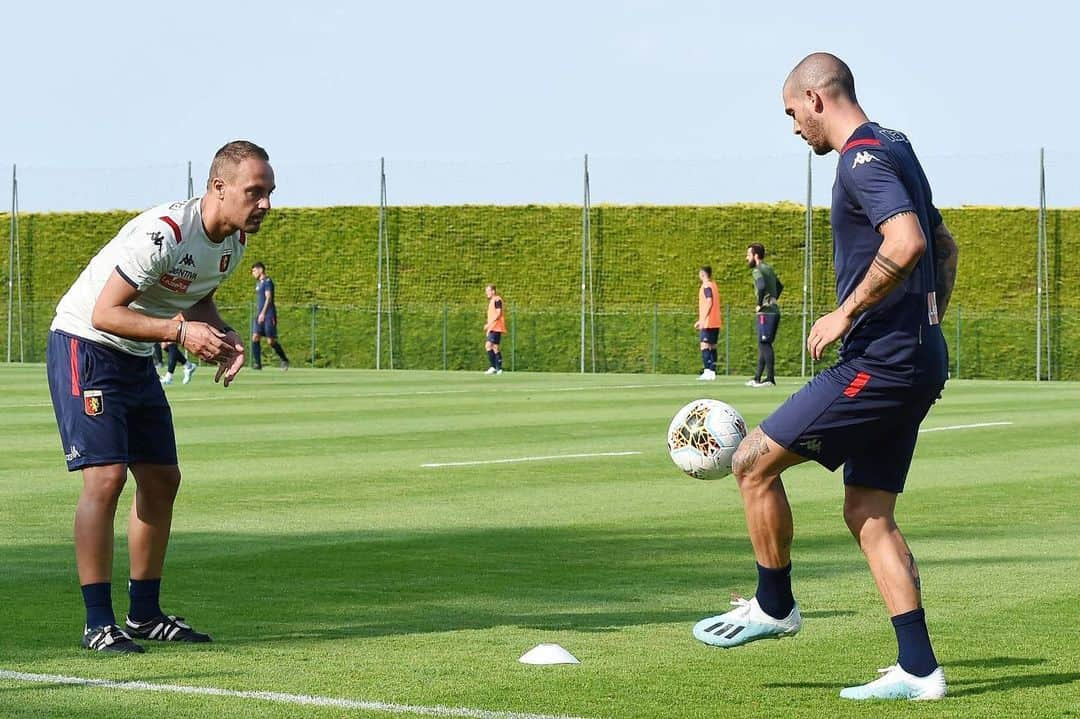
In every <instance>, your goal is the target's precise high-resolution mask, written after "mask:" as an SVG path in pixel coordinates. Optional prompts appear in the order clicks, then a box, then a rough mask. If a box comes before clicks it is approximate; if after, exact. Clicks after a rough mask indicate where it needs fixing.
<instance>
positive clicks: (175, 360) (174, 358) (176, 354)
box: [168, 344, 187, 374]
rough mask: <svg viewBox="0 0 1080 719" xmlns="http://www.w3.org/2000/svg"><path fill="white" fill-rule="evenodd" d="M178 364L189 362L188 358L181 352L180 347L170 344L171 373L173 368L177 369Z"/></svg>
mask: <svg viewBox="0 0 1080 719" xmlns="http://www.w3.org/2000/svg"><path fill="white" fill-rule="evenodd" d="M178 364H182V365H184V364H187V358H186V357H184V355H183V354H181V353H180V348H179V347H177V346H176V345H175V344H172V345H169V365H168V370H169V374H172V373H173V370H175V369H176V365H178Z"/></svg>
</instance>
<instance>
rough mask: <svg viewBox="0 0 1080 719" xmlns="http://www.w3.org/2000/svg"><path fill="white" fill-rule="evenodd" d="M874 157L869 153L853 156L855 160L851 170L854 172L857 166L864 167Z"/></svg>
mask: <svg viewBox="0 0 1080 719" xmlns="http://www.w3.org/2000/svg"><path fill="white" fill-rule="evenodd" d="M873 159H874V156H873V155H871V154H870V153H869V152H858V153H856V154H855V160H854V161H853V162H852V163H851V169H852V170H854V169H855V168H856V167H858V166H859V165H865V164H866V163H868V162H872V161H873Z"/></svg>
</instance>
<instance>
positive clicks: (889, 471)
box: [761, 360, 944, 494]
mask: <svg viewBox="0 0 1080 719" xmlns="http://www.w3.org/2000/svg"><path fill="white" fill-rule="evenodd" d="M943 387H944V383H943V382H937V381H934V382H931V383H929V384H918V383H915V384H913V383H912V381H911V375H910V374H909V375H908V376H906V377H900V376H897V375H896V374H893V373H892V372H890V371H889V368H888V367H886V366H883V365H881V364H877V363H870V362H865V361H859V360H853V361H848V362H840V363H838V364H835V365H833V366H832V367H830V368H828V369H826V370H825V371H823V372H822V373H821V374H819V375H818V376H817V377H814V379H812V380H811V381H810V382H809V383H808V384H807V385H806V386H804V387H803V388H802V389H800V390H799V391H798V392H796V393H795V394H793V395H792V396H791V397H790V398H788V400H787V401H786V402H784V404H782V405H780V407H779V408H777V410H776V411H775V412H773V413H772V414H771V415H769V416H768V417H767V418H766V419H765V421H764V422H762V423H761V430H762V431H763V432H764V433H765V434H766V435H768V436H769V437H770V438H771V439H772V440H773V441H774V442H776V443H777V444H779V445H780V446H782V447H784V448H786V449H788V450H790V451H792V452H795V453H796V454H799V455H802V456H803V457H806V458H807V459H810V460H813V461H816V462H818V463H819V464H821V465H822V466H824V467H826V468H827V469H829V470H830V471H832V470H835V469H837V468H838V467H839V466H840V465H841V464H842V465H844V484H847V485H855V486H859V487H870V488H873V489H882V490H885V491H887V492H894V493H897V494H899V493H900V492H902V491H904V482H905V480H906V479H907V473H908V469H910V467H911V458H912V457H913V456H914V454H915V442H916V440H917V439H918V436H919V425H920V424H921V423H922V421H923V418H925V417H926V414H927V412H929V411H930V407H931V406H933V404H934V402H935V401H937V400H938V398H940V396H941V390H942V389H943Z"/></svg>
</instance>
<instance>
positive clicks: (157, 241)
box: [146, 230, 165, 247]
mask: <svg viewBox="0 0 1080 719" xmlns="http://www.w3.org/2000/svg"><path fill="white" fill-rule="evenodd" d="M146 236H147V237H148V238H149V239H150V241H151V242H153V243H154V246H155V247H161V243H162V242H164V241H165V235H163V234H161V233H160V232H158V231H157V230H154V231H152V232H147V233H146Z"/></svg>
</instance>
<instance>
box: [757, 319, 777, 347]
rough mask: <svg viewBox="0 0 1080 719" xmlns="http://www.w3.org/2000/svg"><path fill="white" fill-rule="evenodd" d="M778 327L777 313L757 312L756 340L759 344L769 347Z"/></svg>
mask: <svg viewBox="0 0 1080 719" xmlns="http://www.w3.org/2000/svg"><path fill="white" fill-rule="evenodd" d="M779 326H780V313H779V312H758V315H757V326H756V330H755V331H756V332H757V340H758V342H760V343H761V344H766V345H771V344H772V343H773V340H774V339H776V329H777V328H778V327H779Z"/></svg>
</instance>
